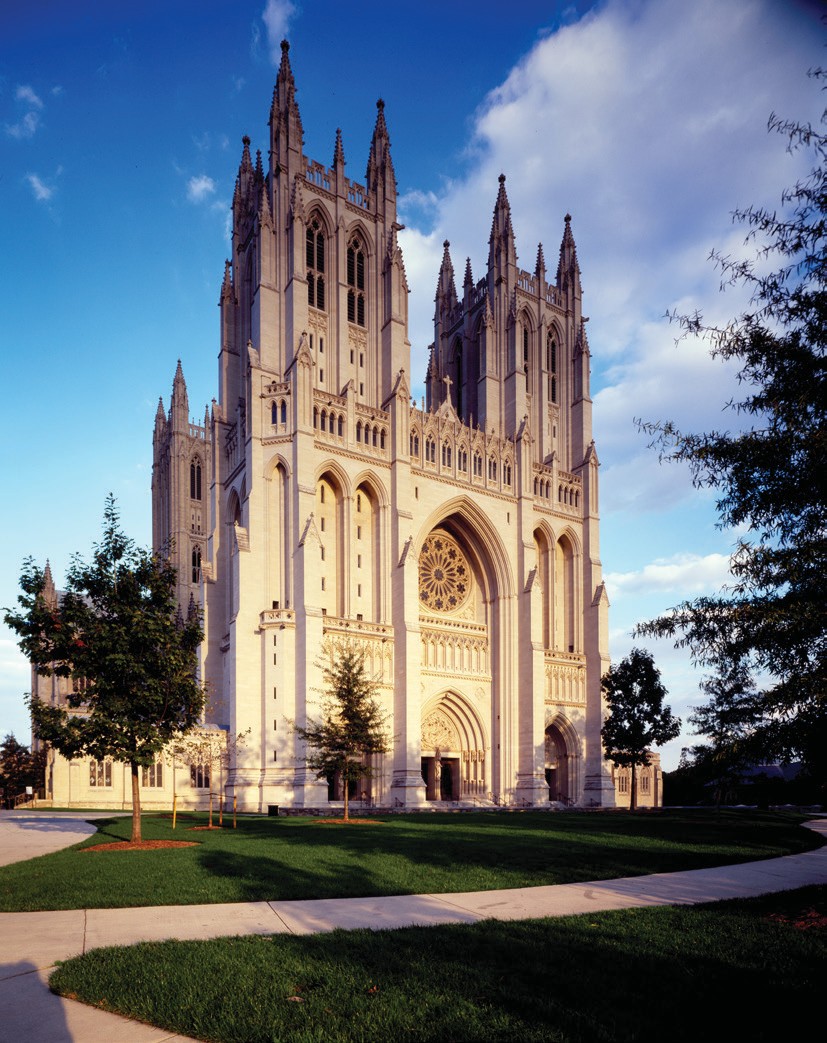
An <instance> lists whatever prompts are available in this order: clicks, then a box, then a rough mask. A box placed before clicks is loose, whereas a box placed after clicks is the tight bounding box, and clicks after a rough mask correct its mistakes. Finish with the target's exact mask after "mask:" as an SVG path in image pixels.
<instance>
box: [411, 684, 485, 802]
mask: <svg viewBox="0 0 827 1043" xmlns="http://www.w3.org/2000/svg"><path fill="white" fill-rule="evenodd" d="M485 752H486V751H485V739H484V737H483V734H482V727H481V725H480V722H479V720H478V718H477V715H476V714H475V713H474V712H473V710H472V709H471V707H470V706H469V705H468V704H467V703H466V701H465V700H464V699H463V698H462V696H460V695H458V694H457V693H456V692H446V693H445V694H444V695H443V696H442V697H441V698H440V699H439V700H437V701H435V702H432V703H431V704H430V705H429V706H428V707H426V710H425V713H424V715H423V720H422V779H423V781H424V782H425V799H426V800H452V801H457V800H468V799H472V798H473V797H480V796H484V795H485V793H486V791H487V788H488V786H487V782H486V777H487V776H486V756H485Z"/></svg>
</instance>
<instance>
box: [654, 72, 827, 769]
mask: <svg viewBox="0 0 827 1043" xmlns="http://www.w3.org/2000/svg"><path fill="white" fill-rule="evenodd" d="M813 75H814V76H815V78H816V79H817V80H820V79H823V78H824V77H825V75H827V72H825V70H816V71H815V72H814V73H813ZM821 124H822V127H824V126H825V125H827V111H825V113H824V114H823V115H822V119H821ZM769 127H770V130H772V131H777V132H779V133H780V134H781V135H782V136H784V137H785V138H787V140H788V147H789V149H790V150H791V151H795V150H809V152H811V153H812V155H813V157H814V163H815V165H814V167H813V169H812V171H811V173H810V174H809V175H808V176H807V177H806V178H804V179H803V180H801V181H800V182H798V183H797V184H796V185H795V186H794V187H793V188H791V189H789V190H787V191H785V192H784V193H783V195H782V209H781V211H780V212H776V211H775V210H767V209H764V208H763V207H749V208H748V209H746V210H739V211H736V213H735V214H734V219H735V220H736V221H737V222H740V223H742V224H743V225H744V226H745V227H746V228H747V230H748V234H747V243H748V244H753V246H754V250H755V255H754V258H753V259H752V260H742V259H740V258H738V259H733V258H731V257H724V256H721V255H714V256H715V260H716V263H717V265H718V267H719V268H720V270H721V272H722V278H723V283H724V284H738V285H741V286H744V287H746V288H748V289H749V290H750V292H751V307H750V308H749V310H748V311H746V312H744V313H743V314H741V315H739V316H737V317H736V318H735V319H733V320H732V321H731V322H729V323H727V324H726V325H723V326H710V325H707V324H706V323H705V322H704V320H703V317H702V316H701V315H692V316H675V317H674V318H675V319H676V321H678V322H679V323H680V325H681V327H682V328H683V330H684V331H685V332H686V333H690V334H700V335H702V336H704V337H705V338H706V339H707V341H708V343H709V345H710V350H711V354H712V356H713V357H714V358H718V359H721V360H735V361H736V362H737V363H738V364H739V365H740V367H741V368H740V371H739V380H740V383H741V385H742V387H743V388H744V389H745V394H744V397H743V398H741V400H740V401H737V402H731V403H730V407H731V408H732V409H733V410H734V411H735V412H736V413H737V414H738V415H739V417H740V418H741V419H742V420H743V421H745V422H746V423H745V429H744V430H741V431H735V432H731V431H709V432H702V433H700V434H692V433H690V434H687V433H684V432H682V431H679V430H678V429H677V428H676V427H675V426H674V425H673V424H672V423H662V424H647V425H643V427H644V429H645V430H647V431H649V432H650V433H651V434H652V435H653V443H654V444H655V445H656V446H657V447H658V448H659V449H660V453H661V457H662V459H666V460H681V461H685V462H686V463H688V465H689V468H690V470H691V473H692V478H693V482H694V484H695V486H696V487H698V488H712V489H715V490H716V491H717V493H718V500H717V509H718V513H719V518H720V525H721V527H727V528H728V527H733V528H737V529H739V530H742V531H743V532H744V536H743V537H742V538H741V539H740V540H739V542H738V544H737V546H736V549H735V552H734V554H733V556H732V560H731V571H732V574H733V577H734V583H733V585H732V586H731V587H729V588H725V589H724V590H723V591H722V592H721V593H720V594H718V595H717V596H714V597H702V598H698V599H696V600H694V601H686V602H684V603H683V604H681V605H678V606H677V607H676V608H675V609H673V610H671V612H670V613H668V614H666V615H664V616H662V617H660V618H658V619H655V620H652V621H651V622H648V623H646V624H643V625H642V626H640V627H638V628H637V631H636V633H638V634H640V635H646V636H658V637H661V636H668V637H673V638H675V642H676V645H677V646H678V647H686V648H688V649H689V650H690V653H691V655H692V657H693V660H694V661H695V662H696V663H698V664H700V665H703V666H712V667H714V668H716V669H723V670H724V671H726V670H727V669H729V667H730V666H731V664H734V663H745V664H748V666H749V668H750V669H751V670H752V671H753V672H754V673H756V674H758V673H763V674H766V675H769V676H770V678H771V683H770V684H769V685H768V686H767V688H766V690H765V691H764V692H763V695H762V696H761V711H762V712H761V718H762V719H761V723H760V725H759V726H758V727H757V728H756V729H755V742H756V746H757V748H758V749H760V751H761V754H762V756H763V757H764V758H765V759H782V760H790V759H795V758H800V759H802V760H803V761H804V762H805V765H806V766H807V768H808V769H809V771H810V773H811V774H812V775H813V776H814V777H815V778H817V779H820V780H821V782H822V784H823V783H824V782H825V780H827V628H826V627H825V620H827V616H825V612H824V576H825V574H826V573H827V467H825V459H827V424H825V419H827V373H826V372H825V345H827V250H826V249H825V242H826V240H825V235H826V234H827V163H825V158H827V136H825V134H824V133H823V132H822V131H821V130H819V129H818V128H817V127H812V126H810V125H809V124H802V123H798V122H791V121H786V120H782V119H779V118H778V117H777V116H775V115H773V116H771V117H770V121H769ZM768 262H769V263H768ZM773 266H775V267H774V270H772V271H769V272H768V271H767V269H768V268H770V267H773ZM745 710H746V712H747V713H748V714H749V713H751V712H752V696H750V697H749V699H748V700H747V701H746V703H745Z"/></svg>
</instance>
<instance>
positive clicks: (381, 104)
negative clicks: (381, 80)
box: [376, 98, 385, 112]
mask: <svg viewBox="0 0 827 1043" xmlns="http://www.w3.org/2000/svg"><path fill="white" fill-rule="evenodd" d="M376 108H377V109H379V111H380V112H381V111H382V110H383V109H384V108H385V102H384V101H383V99H382V98H380V99H379V100H378V101H377V102H376Z"/></svg>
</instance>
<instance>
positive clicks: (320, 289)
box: [306, 217, 325, 311]
mask: <svg viewBox="0 0 827 1043" xmlns="http://www.w3.org/2000/svg"><path fill="white" fill-rule="evenodd" d="M306 245H307V303H308V304H309V305H310V307H311V308H319V309H320V310H321V311H324V309H325V292H324V291H325V286H324V276H325V265H324V231H323V229H322V226H321V223H320V221H319V219H318V218H317V217H314V218H313V219H312V221H311V222H310V224H309V225H308V226H307V236H306Z"/></svg>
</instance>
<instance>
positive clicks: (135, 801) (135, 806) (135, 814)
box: [130, 761, 141, 844]
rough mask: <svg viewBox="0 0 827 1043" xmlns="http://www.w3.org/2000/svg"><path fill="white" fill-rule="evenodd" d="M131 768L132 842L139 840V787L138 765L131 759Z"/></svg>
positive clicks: (138, 842) (138, 841) (135, 842)
mask: <svg viewBox="0 0 827 1043" xmlns="http://www.w3.org/2000/svg"><path fill="white" fill-rule="evenodd" d="M130 767H131V768H132V843H133V844H140V842H141V787H140V786H139V784H138V781H139V780H138V765H137V764H136V763H135V762H134V761H133V762H132V764H131V765H130Z"/></svg>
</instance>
